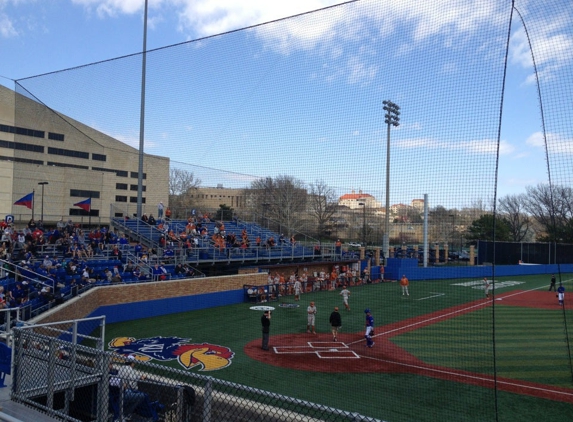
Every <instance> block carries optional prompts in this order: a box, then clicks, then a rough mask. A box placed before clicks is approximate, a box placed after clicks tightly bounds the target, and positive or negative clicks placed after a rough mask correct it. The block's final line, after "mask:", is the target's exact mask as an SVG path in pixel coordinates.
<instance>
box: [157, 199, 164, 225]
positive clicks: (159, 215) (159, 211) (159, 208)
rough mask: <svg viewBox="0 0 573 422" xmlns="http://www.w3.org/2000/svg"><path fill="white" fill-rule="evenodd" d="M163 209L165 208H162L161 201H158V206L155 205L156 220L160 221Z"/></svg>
mask: <svg viewBox="0 0 573 422" xmlns="http://www.w3.org/2000/svg"><path fill="white" fill-rule="evenodd" d="M164 208H165V207H164V206H163V201H159V204H157V218H158V219H160V220H161V219H162V218H163V210H164Z"/></svg>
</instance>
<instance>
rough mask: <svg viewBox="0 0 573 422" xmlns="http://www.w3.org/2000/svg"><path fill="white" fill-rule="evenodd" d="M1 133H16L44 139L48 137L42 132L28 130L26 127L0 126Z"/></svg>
mask: <svg viewBox="0 0 573 422" xmlns="http://www.w3.org/2000/svg"><path fill="white" fill-rule="evenodd" d="M0 132H6V133H14V134H16V135H24V136H32V137H34V138H44V136H45V135H46V134H45V132H44V131H42V130H34V129H26V128H25V127H17V126H8V125H0Z"/></svg>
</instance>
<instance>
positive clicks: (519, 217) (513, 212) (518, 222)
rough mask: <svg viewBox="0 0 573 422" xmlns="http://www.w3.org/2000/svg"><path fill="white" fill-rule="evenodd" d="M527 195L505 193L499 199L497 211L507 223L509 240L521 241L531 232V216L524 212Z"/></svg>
mask: <svg viewBox="0 0 573 422" xmlns="http://www.w3.org/2000/svg"><path fill="white" fill-rule="evenodd" d="M526 202H527V196H526V195H525V194H520V195H507V196H504V197H503V198H500V199H499V211H500V212H501V213H502V214H503V216H504V217H505V219H506V220H507V222H508V223H509V231H510V236H511V240H512V241H514V242H522V241H523V240H525V239H526V238H527V237H528V236H529V234H530V233H531V227H532V224H531V218H530V217H529V215H527V213H526V212H525V203H526Z"/></svg>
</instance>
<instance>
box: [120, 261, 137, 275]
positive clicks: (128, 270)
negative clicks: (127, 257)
mask: <svg viewBox="0 0 573 422" xmlns="http://www.w3.org/2000/svg"><path fill="white" fill-rule="evenodd" d="M133 270H135V265H133V262H131V261H129V262H128V263H127V264H125V265H124V267H123V272H124V273H130V274H131V273H133Z"/></svg>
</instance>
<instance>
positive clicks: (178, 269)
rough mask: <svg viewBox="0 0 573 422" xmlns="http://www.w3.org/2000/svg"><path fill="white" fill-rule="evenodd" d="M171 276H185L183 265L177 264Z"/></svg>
mask: <svg viewBox="0 0 573 422" xmlns="http://www.w3.org/2000/svg"><path fill="white" fill-rule="evenodd" d="M173 275H174V276H175V277H179V276H184V275H185V269H184V268H183V264H181V263H179V264H177V265H176V266H175V268H174V269H173Z"/></svg>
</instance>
